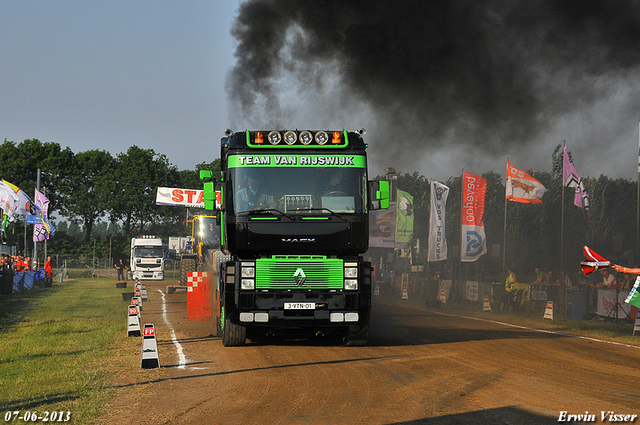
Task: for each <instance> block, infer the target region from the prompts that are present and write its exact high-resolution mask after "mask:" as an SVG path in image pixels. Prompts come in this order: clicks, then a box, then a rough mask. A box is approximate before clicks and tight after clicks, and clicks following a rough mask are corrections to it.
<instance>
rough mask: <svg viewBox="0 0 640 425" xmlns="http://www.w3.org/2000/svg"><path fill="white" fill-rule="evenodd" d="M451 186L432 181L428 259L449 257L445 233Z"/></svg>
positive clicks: (434, 259)
mask: <svg viewBox="0 0 640 425" xmlns="http://www.w3.org/2000/svg"><path fill="white" fill-rule="evenodd" d="M448 196H449V188H448V187H447V186H445V185H443V184H442V183H439V182H436V181H434V182H432V183H431V218H430V219H429V253H428V255H427V261H441V260H446V259H447V238H446V233H445V225H444V223H445V207H446V206H447V197H448Z"/></svg>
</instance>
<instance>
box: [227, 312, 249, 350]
mask: <svg viewBox="0 0 640 425" xmlns="http://www.w3.org/2000/svg"><path fill="white" fill-rule="evenodd" d="M222 320H223V321H224V326H222V345H224V346H225V347H237V346H239V345H244V343H245V342H246V340H247V328H245V327H244V326H240V325H236V324H235V323H231V321H230V320H229V319H228V318H226V317H225V318H224V319H222Z"/></svg>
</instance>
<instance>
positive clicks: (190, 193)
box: [156, 187, 204, 208]
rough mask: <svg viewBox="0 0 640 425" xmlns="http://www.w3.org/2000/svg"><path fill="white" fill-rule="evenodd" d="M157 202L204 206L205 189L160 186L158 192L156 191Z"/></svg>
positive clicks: (160, 203) (158, 203)
mask: <svg viewBox="0 0 640 425" xmlns="http://www.w3.org/2000/svg"><path fill="white" fill-rule="evenodd" d="M156 204H157V205H182V206H184V207H194V208H204V191H203V190H197V189H176V188H173V187H159V188H158V192H157V193H156Z"/></svg>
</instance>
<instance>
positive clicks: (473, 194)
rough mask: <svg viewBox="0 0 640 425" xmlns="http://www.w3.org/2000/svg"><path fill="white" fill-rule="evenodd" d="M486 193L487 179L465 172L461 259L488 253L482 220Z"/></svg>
mask: <svg viewBox="0 0 640 425" xmlns="http://www.w3.org/2000/svg"><path fill="white" fill-rule="evenodd" d="M486 193H487V181H486V180H485V179H483V178H482V177H480V176H476V175H475V174H471V173H467V172H466V171H464V172H463V175H462V231H461V235H462V238H461V239H462V240H461V243H460V261H464V262H471V261H476V260H477V259H478V258H480V257H481V256H482V255H484V254H486V253H487V240H486V238H485V234H484V222H483V221H482V217H483V215H484V202H485V195H486Z"/></svg>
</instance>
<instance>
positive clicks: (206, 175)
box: [200, 170, 213, 180]
mask: <svg viewBox="0 0 640 425" xmlns="http://www.w3.org/2000/svg"><path fill="white" fill-rule="evenodd" d="M211 177H213V171H211V170H200V180H208V179H210V178H211Z"/></svg>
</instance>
